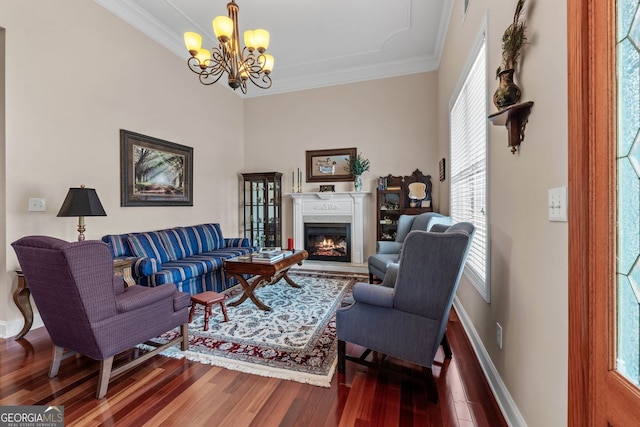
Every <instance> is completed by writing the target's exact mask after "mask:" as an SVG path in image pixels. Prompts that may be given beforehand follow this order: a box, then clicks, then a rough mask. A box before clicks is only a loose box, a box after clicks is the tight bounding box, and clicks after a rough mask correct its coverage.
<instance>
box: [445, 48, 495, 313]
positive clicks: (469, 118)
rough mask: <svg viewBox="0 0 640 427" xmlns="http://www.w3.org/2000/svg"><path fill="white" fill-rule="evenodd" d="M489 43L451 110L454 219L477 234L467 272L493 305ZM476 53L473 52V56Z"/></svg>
mask: <svg viewBox="0 0 640 427" xmlns="http://www.w3.org/2000/svg"><path fill="white" fill-rule="evenodd" d="M485 45H486V43H485V40H484V37H483V38H482V42H481V43H478V44H477V49H476V52H475V60H473V62H472V63H471V67H470V68H468V73H467V74H466V76H465V77H463V79H464V80H463V81H462V83H461V84H459V85H458V87H459V92H457V94H454V98H453V99H454V102H453V106H452V107H451V111H450V132H451V135H450V139H451V141H450V143H451V157H450V159H451V199H450V203H451V209H450V211H451V217H452V219H453V222H454V223H456V222H462V221H467V222H471V223H472V224H473V225H474V226H475V228H476V233H475V237H474V239H473V244H472V247H471V250H470V252H469V257H468V259H467V264H466V268H465V273H466V275H467V277H468V278H469V280H470V281H471V282H472V283H473V284H474V286H475V287H476V288H477V289H478V292H480V294H481V295H482V296H483V298H484V299H485V300H486V301H487V302H489V297H490V293H489V286H488V280H487V258H488V256H487V254H488V243H487V208H486V201H487V197H486V196H487V101H486V100H487V75H486V69H487V68H486V48H485ZM473 54H474V52H472V57H473Z"/></svg>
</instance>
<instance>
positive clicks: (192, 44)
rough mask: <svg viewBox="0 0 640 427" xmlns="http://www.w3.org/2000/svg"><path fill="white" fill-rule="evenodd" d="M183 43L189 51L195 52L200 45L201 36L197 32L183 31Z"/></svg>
mask: <svg viewBox="0 0 640 427" xmlns="http://www.w3.org/2000/svg"><path fill="white" fill-rule="evenodd" d="M184 44H185V45H186V46H187V50H188V51H189V52H191V55H193V52H197V51H198V49H200V48H201V47H202V36H201V35H200V34H198V33H193V32H190V31H189V32H187V33H184Z"/></svg>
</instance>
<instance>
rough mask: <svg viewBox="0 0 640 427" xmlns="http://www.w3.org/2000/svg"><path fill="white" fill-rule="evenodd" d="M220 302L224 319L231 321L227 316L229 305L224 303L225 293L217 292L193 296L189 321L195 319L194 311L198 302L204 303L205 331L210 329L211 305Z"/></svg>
mask: <svg viewBox="0 0 640 427" xmlns="http://www.w3.org/2000/svg"><path fill="white" fill-rule="evenodd" d="M216 303H220V307H222V314H223V315H224V321H225V322H228V321H229V316H227V307H226V306H225V305H224V295H222V294H219V293H217V292H211V291H209V292H203V293H201V294H196V295H192V296H191V310H190V311H189V323H191V322H192V321H193V312H194V310H195V308H196V304H202V305H204V307H205V308H204V329H203V330H204V331H208V330H209V317H210V316H211V306H212V305H213V304H216Z"/></svg>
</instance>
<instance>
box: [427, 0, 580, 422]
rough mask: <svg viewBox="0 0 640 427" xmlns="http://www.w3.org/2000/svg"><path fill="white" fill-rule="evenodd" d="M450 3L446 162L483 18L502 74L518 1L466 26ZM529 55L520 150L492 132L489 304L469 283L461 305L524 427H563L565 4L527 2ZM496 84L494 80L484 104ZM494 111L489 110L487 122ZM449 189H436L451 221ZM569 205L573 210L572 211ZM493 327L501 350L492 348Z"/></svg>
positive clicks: (520, 78)
mask: <svg viewBox="0 0 640 427" xmlns="http://www.w3.org/2000/svg"><path fill="white" fill-rule="evenodd" d="M462 3H463V2H462V0H456V2H455V5H454V12H453V14H452V18H451V21H450V25H449V29H448V34H447V41H446V44H445V49H444V54H443V56H442V62H441V66H440V73H439V83H440V85H439V93H438V122H439V124H440V127H439V138H438V141H439V150H440V154H441V155H442V156H445V157H447V158H448V157H449V152H448V150H449V148H448V147H449V146H448V132H449V129H448V126H447V123H448V108H449V107H448V106H449V102H450V99H451V97H452V94H453V90H454V87H455V85H456V83H457V81H458V79H459V78H460V73H461V71H462V68H463V67H464V64H465V61H466V60H467V57H468V55H469V49H470V46H471V44H472V43H473V41H474V40H475V38H476V36H477V35H478V33H479V31H480V28H481V24H482V21H483V20H484V19H485V16H486V14H487V12H488V45H487V46H488V61H489V67H488V68H489V72H490V73H493V72H494V71H493V70H495V69H496V68H497V67H498V65H499V64H500V55H501V45H500V40H501V36H502V32H503V31H504V29H505V28H506V27H507V26H508V25H509V24H510V22H511V21H512V19H513V11H514V9H515V4H516V1H515V0H512V1H508V2H505V1H504V0H490V1H488V0H474V1H472V2H470V9H469V12H468V14H467V16H466V18H465V19H464V20H463V19H462V18H461V12H462ZM525 10H528V11H530V13H529V14H528V15H527V22H528V26H527V28H528V38H529V42H530V45H529V46H528V47H527V52H526V54H525V56H524V58H523V61H521V64H520V65H521V67H520V71H519V72H518V73H517V75H516V83H518V84H519V85H520V87H521V89H522V100H523V101H526V100H531V101H534V102H535V105H534V107H533V111H532V114H531V117H530V119H529V124H528V125H527V128H526V138H525V141H524V143H523V145H522V147H521V150H520V152H519V153H517V154H516V155H512V154H511V152H510V151H509V149H508V148H507V133H506V129H505V128H504V127H495V126H490V134H489V138H490V140H489V170H490V173H489V182H490V184H489V223H490V250H491V277H490V285H491V303H490V304H487V303H486V302H485V301H484V300H483V299H482V298H481V297H480V295H479V294H478V293H477V292H476V290H475V288H473V287H472V286H471V285H470V284H469V283H468V282H467V281H466V280H465V281H464V282H463V283H462V284H461V287H460V290H459V291H458V297H459V299H460V300H461V302H462V305H463V306H464V309H465V311H466V312H467V314H469V316H470V318H471V320H472V321H473V324H474V326H475V329H476V330H477V332H478V334H479V336H480V338H481V339H482V342H483V343H484V346H485V348H486V349H487V351H488V353H489V355H490V357H491V359H492V361H493V363H494V364H495V366H496V368H497V370H498V372H499V374H500V376H501V378H502V380H503V381H504V383H505V384H506V386H507V388H508V390H509V392H510V394H511V396H512V397H513V399H514V400H515V403H516V405H517V406H518V408H519V410H520V412H521V413H522V415H523V417H524V419H525V420H526V422H527V424H528V425H529V426H541V427H542V426H544V427H547V426H562V425H566V422H567V351H568V349H567V340H568V332H567V308H568V299H567V282H568V260H567V247H568V238H567V223H558V222H549V221H548V220H547V203H546V202H547V189H548V188H552V187H558V186H566V185H567V184H568V177H567V173H568V172H567V170H568V169H567V161H568V160H567V124H566V120H567V77H566V74H567V72H566V70H567V61H566V58H567V49H566V46H567V39H566V32H567V26H566V2H564V1H559V2H558V1H553V2H551V1H541V0H538V1H535V2H533V1H528V2H527V6H526V8H525ZM496 87H497V81H495V80H494V79H493V75H490V81H489V88H490V95H492V94H493V91H494V90H495V88H496ZM495 111H496V109H495V107H494V106H493V104H491V103H490V112H491V113H493V112H495ZM448 185H449V182H448V181H446V182H445V183H444V185H442V186H441V187H440V195H441V198H440V201H441V203H442V205H443V208H444V210H446V211H448V206H447V205H448V197H449V194H448V191H449V187H448ZM569 203H570V201H569ZM496 322H500V324H501V325H502V327H503V349H502V350H500V349H498V347H497V345H496V339H495V335H496V332H495V330H496Z"/></svg>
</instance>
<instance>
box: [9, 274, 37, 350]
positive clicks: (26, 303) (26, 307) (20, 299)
mask: <svg viewBox="0 0 640 427" xmlns="http://www.w3.org/2000/svg"><path fill="white" fill-rule="evenodd" d="M16 274H17V275H18V287H17V288H16V290H15V291H14V292H13V302H15V303H16V305H17V306H18V309H19V310H20V313H22V317H24V326H23V327H22V330H21V331H20V333H18V335H16V338H15V339H17V340H19V339H20V338H23V337H24V336H25V335H27V332H29V330H30V329H31V326H33V308H32V307H31V301H30V300H29V297H30V296H31V291H30V290H29V286H28V285H27V282H26V280H24V274H22V270H16Z"/></svg>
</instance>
